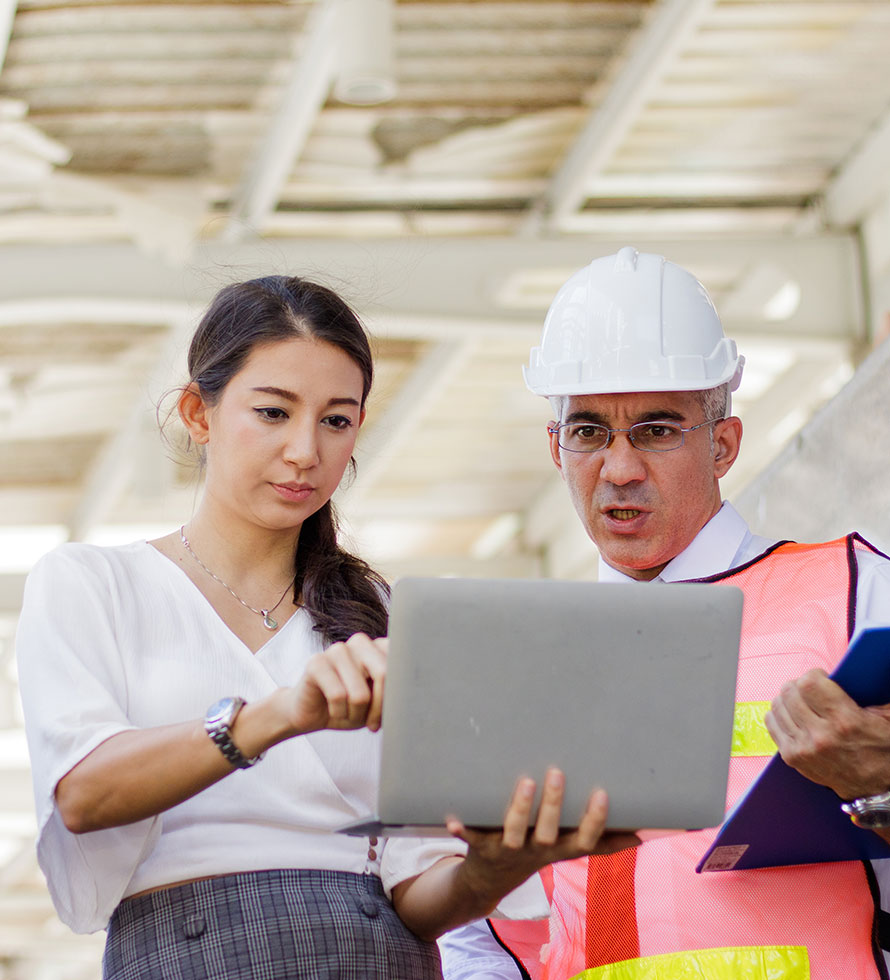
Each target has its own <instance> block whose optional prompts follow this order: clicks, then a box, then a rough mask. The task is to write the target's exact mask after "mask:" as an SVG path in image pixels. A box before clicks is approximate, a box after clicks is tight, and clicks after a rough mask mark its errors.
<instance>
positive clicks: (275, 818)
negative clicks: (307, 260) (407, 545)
mask: <svg viewBox="0 0 890 980" xmlns="http://www.w3.org/2000/svg"><path fill="white" fill-rule="evenodd" d="M188 365H189V372H190V381H189V382H188V384H187V385H185V386H184V387H183V388H182V390H181V392H180V395H179V400H178V411H179V415H180V417H181V419H182V422H183V424H184V425H185V428H186V430H187V432H188V435H189V438H190V440H191V442H192V443H193V444H195V445H197V446H199V447H201V450H202V455H203V457H204V465H205V470H206V472H205V486H204V493H203V497H202V500H201V503H200V505H199V507H198V509H197V511H196V512H195V514H194V515H193V516H192V518H191V519H190V520H189V521H188V523H187V524H185V525H184V526H183V527H182V528H181V529H180V530H179V531H176V532H174V533H172V534H170V535H168V536H167V537H164V538H160V539H158V540H155V541H151V542H145V541H143V542H137V543H134V544H132V545H127V546H123V547H116V548H98V547H94V546H89V545H83V544H70V545H65V546H63V547H62V548H60V549H57V550H56V551H55V552H53V553H51V554H50V555H48V556H46V557H45V558H44V559H43V560H42V561H41V562H40V563H39V564H38V565H37V566H36V567H35V569H34V571H33V573H32V575H31V576H30V578H29V581H28V586H27V589H26V595H25V603H24V609H23V612H22V617H21V622H20V627H19V635H18V640H17V650H18V658H19V671H20V685H21V691H22V697H23V702H24V705H25V714H26V725H27V729H28V738H29V746H30V750H31V756H32V767H33V773H34V783H35V792H36V795H37V807H38V820H39V838H38V856H39V858H40V864H41V867H42V868H43V870H44V872H45V874H46V876H47V879H48V882H49V885H50V890H51V892H52V895H53V899H54V901H55V904H56V907H57V910H58V912H59V915H60V917H61V918H62V919H63V920H64V921H65V922H66V923H68V924H69V925H70V926H71V927H72V928H74V929H75V930H78V931H94V930H96V929H99V928H103V927H106V925H107V928H108V941H107V945H106V951H105V959H104V975H105V976H106V977H107V978H114V980H119V978H120V980H123V978H127V980H131V978H148V977H151V978H153V980H156V978H167V977H171V978H174V977H175V978H190V977H202V978H204V977H207V978H217V977H218V978H226V980H237V978H251V980H253V978H255V977H270V978H273V977H298V976H299V977H314V978H321V977H331V978H340V980H346V978H356V980H359V978H362V980H367V978H373V977H380V978H384V977H403V978H406V980H408V978H410V980H423V978H427V977H438V976H440V973H439V965H438V955H437V951H436V946H435V943H434V940H435V938H436V937H437V936H438V935H440V934H441V933H442V932H444V931H445V930H447V929H450V928H452V927H454V926H456V925H459V924H460V923H462V922H466V921H468V920H469V919H472V918H476V917H479V916H482V915H486V914H488V913H489V912H490V911H491V910H492V909H493V908H494V906H495V905H496V903H497V902H498V900H499V899H500V898H501V897H503V896H504V895H505V894H506V893H507V892H508V891H510V890H511V889H512V888H514V887H515V886H517V885H518V884H519V883H521V882H522V881H523V880H524V879H525V878H526V877H528V876H529V875H530V874H531V873H532V872H534V871H535V870H536V869H537V868H539V867H542V866H543V865H544V864H547V863H550V862H552V861H554V860H560V859H562V858H567V857H574V856H577V855H580V854H582V853H588V852H590V851H592V850H593V849H594V847H595V846H596V844H597V841H598V839H599V836H600V834H601V832H602V828H603V825H604V820H605V810H606V802H605V796H604V794H602V793H595V794H593V796H592V797H591V802H590V805H589V807H588V810H587V812H586V814H585V815H584V817H583V820H582V823H581V826H580V827H579V829H578V831H577V832H575V833H573V834H568V835H562V836H560V835H559V832H558V827H559V810H560V803H561V798H562V785H561V775H560V774H559V773H557V772H551V773H549V774H548V776H547V779H546V781H545V787H544V791H543V802H542V805H541V807H540V809H539V812H538V815H537V818H536V822H535V824H534V827H533V829H532V831H531V832H527V830H526V828H527V827H528V824H529V819H530V816H531V813H530V811H531V805H532V797H533V794H534V784H533V783H532V782H531V780H522V781H520V783H519V785H518V786H517V789H516V792H515V794H514V797H513V799H512V800H511V801H510V804H509V806H508V809H507V811H506V814H505V825H504V829H503V831H502V832H498V833H495V834H480V833H474V832H471V831H469V830H468V829H466V828H464V827H462V826H461V825H460V823H459V822H457V821H451V823H450V824H449V830H451V832H452V833H453V834H454V835H455V838H460V840H461V841H463V842H465V843H463V844H462V843H460V841H458V840H457V839H455V840H451V841H438V842H430V841H418V840H396V839H393V840H389V841H378V840H376V839H375V838H371V839H368V840H364V841H363V840H356V839H354V838H349V837H345V836H342V835H337V834H333V833H331V830H332V828H335V827H337V826H338V825H341V824H344V823H346V822H348V821H349V820H351V819H354V818H355V817H357V816H359V815H361V814H363V813H366V812H368V810H370V809H371V807H372V805H373V799H374V791H375V781H376V771H377V770H376V753H377V735H376V732H377V730H378V729H379V727H380V718H381V709H382V697H383V680H384V675H385V668H386V641H385V640H383V639H379V637H381V636H382V635H383V634H384V633H385V631H386V594H387V590H386V586H385V584H384V583H383V581H382V580H381V579H380V577H379V576H378V575H376V574H375V573H374V572H373V571H372V570H371V569H370V568H369V567H368V566H367V565H366V564H365V563H364V562H362V561H361V560H359V559H358V558H356V557H354V556H352V555H350V554H347V553H346V552H344V551H343V550H342V549H341V548H340V547H339V546H338V544H337V540H336V527H335V523H334V517H333V513H332V509H331V496H332V494H333V493H334V491H335V489H336V488H337V486H338V484H339V483H340V480H341V479H342V477H343V474H344V472H345V471H346V469H347V467H348V466H349V465H350V462H351V456H352V451H353V447H354V445H355V440H356V435H357V432H358V429H359V427H360V426H361V424H362V422H363V421H364V417H365V402H366V400H367V397H368V392H369V389H370V386H371V377H372V364H371V355H370V350H369V346H368V341H367V338H366V336H365V333H364V331H363V329H362V327H361V324H360V323H359V322H358V320H357V319H356V317H355V315H354V314H353V313H352V311H351V310H350V309H349V308H348V307H347V306H346V305H345V304H344V303H343V301H342V300H341V299H340V298H339V297H338V296H336V294H334V293H332V292H331V291H330V290H328V289H326V288H324V287H322V286H319V285H316V284H313V283H310V282H307V281H305V280H301V279H297V278H287V277H268V278H265V279H257V280H254V281H251V282H246V283H241V284H237V285H234V286H229V287H227V288H225V289H223V290H222V291H221V292H220V293H219V294H218V295H217V297H216V298H215V299H214V301H213V303H212V304H211V306H210V308H209V310H208V311H207V313H206V314H205V316H204V318H203V319H202V321H201V323H200V325H199V327H198V329H197V332H196V334H195V336H194V338H193V340H192V343H191V347H190V351H189V360H188ZM372 637H374V638H378V639H372ZM208 705H210V707H209V708H208ZM205 711H206V713H205ZM202 715H203V718H202ZM343 730H349V733H348V734H344V731H343ZM267 752H268V755H266V753H267ZM466 845H468V849H467V847H466ZM464 850H467V853H466V856H464V854H463V853H462V852H463V851H464Z"/></svg>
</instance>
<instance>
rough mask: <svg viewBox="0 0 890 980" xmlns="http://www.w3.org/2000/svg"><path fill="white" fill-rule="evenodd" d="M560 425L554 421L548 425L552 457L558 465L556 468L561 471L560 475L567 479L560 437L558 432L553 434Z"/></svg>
mask: <svg viewBox="0 0 890 980" xmlns="http://www.w3.org/2000/svg"><path fill="white" fill-rule="evenodd" d="M557 425H559V423H558V422H553V421H552V420H551V421H550V422H548V423H547V431H548V432H549V434H550V456H551V457H552V459H553V462H554V463H555V464H556V468H557V469H558V470H559V475H560V476H561V477H562V478H563V479H565V474H564V473H563V471H562V456H560V454H559V436H558V435H557V433H556V432H552V431H551V430H552V429H555V428H556V427H557Z"/></svg>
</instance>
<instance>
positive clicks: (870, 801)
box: [841, 790, 890, 830]
mask: <svg viewBox="0 0 890 980" xmlns="http://www.w3.org/2000/svg"><path fill="white" fill-rule="evenodd" d="M841 809H842V810H843V811H844V813H848V814H849V815H850V819H851V820H852V821H853V823H855V824H856V826H857V827H867V828H868V829H869V830H882V829H884V828H886V827H890V790H888V791H887V792H886V793H876V794H875V795H874V796H860V797H859V799H857V800H851V801H850V802H849V803H842V804H841Z"/></svg>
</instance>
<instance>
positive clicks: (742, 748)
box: [732, 701, 776, 759]
mask: <svg viewBox="0 0 890 980" xmlns="http://www.w3.org/2000/svg"><path fill="white" fill-rule="evenodd" d="M769 706H770V702H769V701H739V702H738V703H737V704H736V706H735V716H734V718H733V724H732V755H733V757H734V758H736V759H738V758H744V757H747V756H755V755H775V752H776V743H775V742H774V741H773V740H772V738H771V736H770V733H769V732H768V731H767V730H766V725H765V724H764V722H763V716H764V715H765V714H766V713H767V711H769Z"/></svg>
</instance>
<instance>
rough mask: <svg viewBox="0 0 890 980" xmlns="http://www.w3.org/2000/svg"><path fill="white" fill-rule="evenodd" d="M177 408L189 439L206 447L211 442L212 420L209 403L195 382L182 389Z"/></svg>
mask: <svg viewBox="0 0 890 980" xmlns="http://www.w3.org/2000/svg"><path fill="white" fill-rule="evenodd" d="M176 407H177V409H178V410H179V417H180V418H181V419H182V424H183V425H184V426H185V428H186V431H187V432H188V434H189V438H190V439H191V440H192V442H194V443H195V444H196V445H199V446H205V445H206V444H207V443H208V442H209V441H210V420H209V418H208V411H207V403H206V402H205V401H204V399H203V398H202V397H201V392H200V390H199V388H198V386H197V385H196V384H195V383H194V382H192V383H191V384H190V385H187V386H186V387H185V388H183V389H182V394H181V395H180V396H179V401H178V402H177V403H176Z"/></svg>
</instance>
